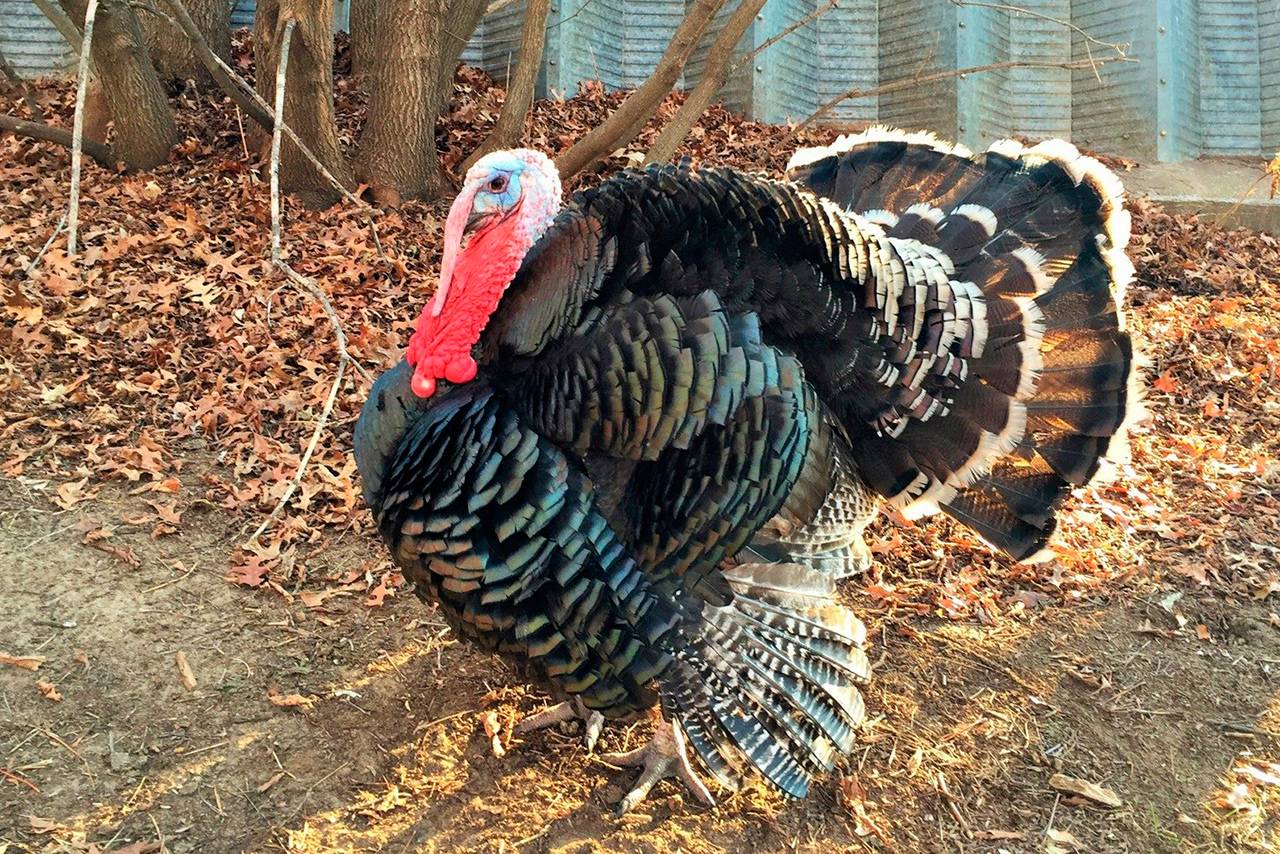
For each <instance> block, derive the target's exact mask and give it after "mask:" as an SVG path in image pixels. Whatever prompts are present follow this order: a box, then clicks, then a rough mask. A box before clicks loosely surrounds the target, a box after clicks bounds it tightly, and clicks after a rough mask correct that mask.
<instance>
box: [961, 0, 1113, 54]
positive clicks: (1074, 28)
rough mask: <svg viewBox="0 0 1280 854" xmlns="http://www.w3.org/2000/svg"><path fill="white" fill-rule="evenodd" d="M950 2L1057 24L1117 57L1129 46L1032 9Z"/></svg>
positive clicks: (1005, 5) (963, 0)
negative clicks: (1115, 54) (1106, 39)
mask: <svg viewBox="0 0 1280 854" xmlns="http://www.w3.org/2000/svg"><path fill="white" fill-rule="evenodd" d="M951 2H952V3H953V4H955V5H956V6H970V7H972V8H974V9H996V10H998V11H1001V12H1013V13H1015V14H1018V15H1026V16H1028V17H1031V18H1038V19H1040V20H1041V21H1048V22H1049V23H1051V24H1058V25H1060V26H1063V27H1066V28H1067V29H1068V30H1071V32H1073V33H1077V34H1078V35H1080V36H1083V37H1084V40H1085V41H1086V42H1091V43H1093V44H1096V45H1097V46H1098V47H1105V48H1109V49H1110V50H1113V51H1115V52H1116V53H1117V54H1118V55H1119V56H1126V55H1127V54H1128V51H1129V45H1128V43H1127V42H1108V41H1103V40H1102V39H1100V38H1098V37H1097V36H1095V35H1093V34H1092V33H1090V32H1089V31H1088V30H1085V29H1082V28H1081V27H1078V26H1076V25H1075V24H1073V23H1071V22H1070V21H1064V20H1063V19H1062V18H1055V17H1053V16H1052V15H1046V14H1045V13H1043V12H1037V11H1035V10H1034V9H1027V8H1025V7H1023V6H1014V5H1012V4H1010V3H977V2H974V0H951Z"/></svg>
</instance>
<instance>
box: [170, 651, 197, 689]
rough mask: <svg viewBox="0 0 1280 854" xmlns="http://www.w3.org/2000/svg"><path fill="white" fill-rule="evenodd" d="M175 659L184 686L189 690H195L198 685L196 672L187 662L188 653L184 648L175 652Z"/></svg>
mask: <svg viewBox="0 0 1280 854" xmlns="http://www.w3.org/2000/svg"><path fill="white" fill-rule="evenodd" d="M173 660H174V662H175V663H176V664H177V665H178V677H179V678H180V679H181V680H182V687H183V688H186V689H187V690H188V691H194V690H195V689H196V685H198V684H199V683H198V682H196V674H195V673H194V672H193V671H192V670H191V665H190V663H188V662H187V654H186V653H185V652H183V651H182V650H178V651H177V652H175V653H174V654H173Z"/></svg>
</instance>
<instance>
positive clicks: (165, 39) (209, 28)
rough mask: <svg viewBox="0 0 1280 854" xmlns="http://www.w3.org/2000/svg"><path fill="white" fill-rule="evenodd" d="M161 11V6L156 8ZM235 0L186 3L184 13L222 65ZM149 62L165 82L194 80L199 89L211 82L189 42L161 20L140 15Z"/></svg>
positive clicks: (228, 48) (228, 49) (227, 54)
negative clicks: (149, 56) (190, 19)
mask: <svg viewBox="0 0 1280 854" xmlns="http://www.w3.org/2000/svg"><path fill="white" fill-rule="evenodd" d="M158 5H159V8H161V9H164V4H163V3H160V4H158ZM234 5H235V0H188V2H187V3H186V7H187V10H188V11H189V12H190V13H191V18H192V20H194V21H195V22H196V26H197V27H198V28H199V30H200V33H201V35H203V36H204V40H205V41H206V42H208V44H209V48H210V49H211V50H212V51H213V52H214V53H215V54H217V55H218V58H219V59H221V60H223V61H224V62H230V61H231V7H232V6H234ZM141 20H142V21H143V30H144V31H145V33H146V36H147V49H148V50H149V51H150V52H151V62H152V63H153V64H154V65H155V67H156V70H157V71H159V72H160V76H161V77H162V78H164V79H166V80H188V79H190V80H195V81H196V83H198V84H200V85H201V86H205V85H208V84H211V83H212V82H213V78H212V77H210V76H209V71H208V69H206V68H205V67H204V64H203V63H202V62H200V59H199V58H198V57H197V56H196V53H195V50H194V49H193V48H192V46H191V40H190V39H188V38H187V36H186V34H185V33H183V32H182V30H181V29H180V28H178V27H175V26H174V25H173V24H171V23H169V21H168V20H166V19H165V18H163V17H160V16H158V15H152V14H151V13H149V12H145V11H144V12H142V13H141Z"/></svg>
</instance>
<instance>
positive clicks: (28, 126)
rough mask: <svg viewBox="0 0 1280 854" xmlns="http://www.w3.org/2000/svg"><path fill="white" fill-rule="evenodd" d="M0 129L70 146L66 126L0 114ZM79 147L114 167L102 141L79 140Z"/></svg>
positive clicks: (107, 148) (104, 164) (29, 137)
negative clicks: (61, 126) (56, 125)
mask: <svg viewBox="0 0 1280 854" xmlns="http://www.w3.org/2000/svg"><path fill="white" fill-rule="evenodd" d="M0 130H7V131H9V132H10V133H13V134H17V135H18V136H25V137H27V138H28V139H38V140H40V141H41V142H52V143H56V144H57V145H61V146H62V147H63V148H71V147H72V138H71V131H69V130H67V129H66V128H60V127H54V126H53V125H45V124H41V123H40V122H28V121H25V120H24V119H19V118H14V117H13V116H4V115H0ZM80 144H81V147H82V148H83V149H84V153H85V154H87V155H89V156H90V157H92V158H93V159H94V160H96V161H97V162H98V164H99V165H101V166H105V167H106V168H108V169H114V168H115V166H116V161H115V158H114V157H112V156H111V149H110V148H109V147H107V146H105V145H103V144H102V143H100V142H98V141H96V140H92V139H83V140H81V143H80Z"/></svg>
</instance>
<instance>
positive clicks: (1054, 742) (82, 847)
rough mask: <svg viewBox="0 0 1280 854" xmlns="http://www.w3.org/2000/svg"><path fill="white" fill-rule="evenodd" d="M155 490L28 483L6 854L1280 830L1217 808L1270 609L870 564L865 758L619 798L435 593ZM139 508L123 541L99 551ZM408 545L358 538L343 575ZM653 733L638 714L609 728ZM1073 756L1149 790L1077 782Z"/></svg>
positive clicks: (1197, 835) (11, 564)
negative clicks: (635, 801) (245, 583)
mask: <svg viewBox="0 0 1280 854" xmlns="http://www.w3.org/2000/svg"><path fill="white" fill-rule="evenodd" d="M140 501H141V499H139V498H136V497H134V496H130V495H129V494H127V493H125V492H123V491H120V490H114V491H112V490H104V492H103V493H102V494H101V495H99V497H98V499H97V500H96V501H92V502H86V503H84V504H81V505H78V506H77V507H76V508H75V509H74V510H72V511H62V512H58V511H53V510H46V509H43V508H44V507H45V506H46V505H45V503H44V502H42V501H39V500H36V499H35V496H32V495H31V494H28V493H26V492H25V491H24V489H23V487H21V486H20V485H18V484H16V483H14V482H10V483H7V484H3V485H0V520H2V521H0V566H2V567H3V572H2V574H0V602H3V603H4V605H3V610H4V619H3V623H2V624H0V651H3V652H7V653H10V654H13V655H24V656H39V657H43V658H44V659H45V660H44V662H43V663H42V664H41V665H40V666H39V668H38V670H36V671H34V672H30V671H27V670H25V669H21V668H18V667H14V666H0V708H2V709H3V722H2V723H0V769H3V777H4V779H3V780H0V852H8V851H10V850H12V851H14V852H18V851H50V852H52V851H68V852H90V851H120V850H127V851H130V852H147V851H160V850H167V851H172V852H174V854H191V852H223V851H225V852H239V851H252V852H259V851H264V852H265V851H279V850H284V851H305V852H322V851H324V852H328V851H388V852H404V851H423V852H436V851H440V852H445V851H512V852H514V851H521V852H543V851H547V852H551V851H555V852H561V851H564V852H595V851H756V850H759V851H774V850H796V851H800V850H803V851H811V850H820V849H822V850H832V849H837V848H838V849H840V850H860V849H863V848H865V849H868V850H898V851H929V852H932V851H1000V850H1003V851H1011V852H1012V851H1019V852H1020V851H1046V850H1049V851H1052V850H1055V849H1056V850H1060V851H1069V850H1087V851H1100V852H1101V851H1105V852H1112V851H1114V852H1126V851H1132V852H1180V851H1245V850H1260V851H1263V850H1276V849H1274V848H1269V847H1268V846H1270V845H1273V844H1274V843H1275V841H1276V838H1277V836H1276V833H1277V831H1276V827H1277V821H1276V819H1277V815H1276V810H1275V803H1274V802H1273V801H1267V800H1265V798H1264V796H1258V797H1257V798H1256V799H1255V801H1253V802H1251V803H1250V805H1249V806H1248V807H1246V808H1241V809H1224V808H1219V807H1215V806H1214V805H1215V803H1219V804H1221V801H1220V799H1222V798H1224V797H1225V796H1226V795H1228V794H1229V792H1230V789H1231V788H1232V787H1233V785H1234V784H1235V777H1234V776H1233V774H1234V772H1233V769H1234V768H1235V767H1236V766H1237V765H1241V764H1249V763H1252V764H1255V765H1257V764H1258V763H1263V764H1264V765H1265V762H1266V761H1275V760H1276V759H1277V758H1280V739H1278V738H1277V733H1280V675H1278V669H1280V630H1278V629H1277V628H1276V627H1275V626H1274V625H1272V623H1271V621H1272V619H1273V618H1272V617H1271V615H1270V611H1269V609H1268V608H1267V607H1266V606H1265V605H1264V604H1249V603H1248V602H1244V601H1232V602H1227V601H1225V600H1223V599H1221V598H1219V597H1215V596H1210V595H1202V596H1193V595H1191V594H1187V595H1183V596H1181V597H1179V596H1177V594H1174V596H1173V597H1172V598H1169V597H1166V598H1164V599H1163V600H1156V599H1151V600H1147V599H1145V598H1144V597H1143V594H1141V593H1135V594H1132V595H1127V596H1116V597H1114V598H1113V599H1112V600H1111V601H1106V602H1103V603H1102V604H1080V605H1075V606H1072V605H1069V604H1068V605H1053V606H1050V607H1049V608H1047V609H1046V610H1042V611H1039V612H1037V613H1034V614H1033V615H1031V616H1027V615H1024V616H1023V617H1022V618H1021V619H1005V620H1001V621H999V623H998V625H996V626H983V625H981V624H980V623H978V622H970V623H964V622H955V621H944V620H938V619H935V618H933V617H930V616H911V617H904V616H903V615H902V614H900V613H889V612H885V611H884V610H882V609H880V608H878V607H877V604H876V603H875V602H873V601H871V600H869V599H868V597H867V595H866V594H865V593H864V592H863V590H862V585H859V584H856V583H855V584H852V585H850V587H849V590H848V593H849V595H850V596H851V597H852V599H853V602H854V604H855V605H856V606H857V607H858V608H859V610H860V611H861V612H862V613H864V614H865V615H867V616H868V617H869V621H870V624H871V629H872V633H873V637H874V638H875V639H876V651H875V657H876V658H878V666H877V673H876V681H875V683H874V686H873V688H872V690H871V692H870V695H869V703H870V707H871V709H872V713H873V721H872V723H871V724H870V725H869V727H868V728H867V732H866V733H865V735H864V738H863V742H864V744H865V747H864V748H863V750H862V752H861V753H860V754H859V755H857V756H856V757H855V758H854V759H853V760H852V761H851V762H850V763H849V764H848V766H847V767H846V768H844V769H842V773H840V774H838V775H834V776H833V777H832V779H830V780H828V781H826V782H824V783H822V784H821V785H820V786H819V787H818V788H817V790H816V791H815V792H814V793H813V794H812V795H811V797H810V798H809V799H807V800H806V801H803V802H788V801H785V800H782V799H780V798H778V797H776V796H774V795H772V794H770V793H768V792H767V791H765V790H764V789H763V788H761V787H760V786H759V785H758V784H755V785H751V786H749V787H748V788H746V789H745V790H744V791H742V792H739V793H737V794H736V795H728V794H726V795H725V796H724V797H723V799H722V801H721V805H720V806H719V807H718V808H717V809H715V810H711V811H708V810H704V809H701V808H698V807H696V806H694V805H692V804H691V803H689V802H687V801H686V800H685V799H683V798H682V797H681V793H680V791H679V790H678V789H677V788H676V787H675V786H674V785H673V784H669V783H664V784H662V785H660V787H659V788H658V789H656V790H655V793H654V795H653V796H652V799H651V800H650V801H649V802H648V803H647V804H646V805H643V806H642V807H641V814H638V815H631V816H628V817H626V818H623V819H617V818H614V817H613V814H612V811H611V808H610V803H611V802H612V801H614V800H616V799H617V798H618V797H619V796H620V794H621V791H622V788H621V787H622V786H624V785H625V784H626V783H627V782H628V780H629V777H628V775H629V773H630V772H627V771H620V770H616V769H611V768H608V767H606V766H604V765H603V764H602V763H601V762H599V761H598V760H595V759H593V758H592V757H591V756H588V755H587V754H586V753H585V751H584V749H583V747H582V746H581V743H580V741H579V739H578V738H577V734H576V733H575V732H572V731H565V732H554V731H553V732H551V733H547V734H539V735H537V736H534V737H530V738H526V739H524V740H523V741H517V742H508V744H507V747H508V748H509V752H508V753H507V754H506V755H505V756H503V757H501V758H499V757H496V756H494V755H493V751H492V749H491V745H490V740H489V739H488V738H487V737H486V735H485V732H484V728H483V724H482V716H483V715H484V713H485V712H487V711H490V710H492V711H495V712H496V713H497V715H498V717H499V719H500V720H502V721H505V722H511V721H514V720H515V719H517V718H518V716H519V715H521V714H524V713H527V712H530V711H533V710H536V709H537V708H539V707H541V706H542V705H543V704H545V702H546V700H545V698H543V697H540V696H537V695H536V694H533V693H531V692H530V691H528V690H527V689H526V688H525V687H524V686H523V685H522V684H521V683H520V682H519V681H518V680H517V679H516V678H515V677H514V676H513V674H511V673H509V672H508V671H507V670H506V668H505V667H504V666H503V665H502V664H501V663H500V662H499V661H498V660H496V659H494V658H492V657H490V656H488V655H484V654H481V653H478V652H476V651H475V650H473V649H472V648H470V647H469V646H467V645H464V644H459V643H457V642H456V641H455V640H454V639H453V638H452V636H451V635H450V634H449V633H448V632H447V630H445V629H444V627H443V625H442V624H441V623H440V621H439V620H438V619H437V618H436V616H435V615H434V613H433V610H432V609H431V607H430V606H428V605H425V604H424V603H422V602H419V601H418V600H416V599H415V598H413V597H412V596H411V595H408V594H403V593H402V594H401V595H399V596H392V597H390V598H388V599H386V601H385V602H384V603H383V604H382V605H381V606H379V607H369V606H368V605H367V604H366V602H365V601H364V595H365V594H364V593H363V592H352V593H349V594H341V593H340V594H337V595H333V596H330V597H329V598H327V599H324V600H323V601H322V602H319V603H316V602H315V600H314V599H312V600H311V602H312V604H313V605H315V607H308V605H307V604H305V603H304V602H303V601H302V600H301V599H298V598H296V597H295V598H294V600H293V601H289V599H288V598H286V597H282V596H280V595H278V594H277V593H275V592H270V591H267V589H266V588H262V589H260V590H257V591H252V590H246V589H244V588H240V587H236V586H233V585H231V584H229V583H227V581H226V580H225V578H224V575H225V573H226V567H227V565H228V543H231V542H234V541H236V539H237V538H238V537H243V535H244V532H243V530H241V529H242V527H243V525H242V523H241V522H239V521H235V520H233V519H232V517H230V516H228V515H226V514H225V513H224V511H222V510H220V509H217V508H214V507H212V506H208V507H201V506H198V505H197V506H196V507H195V508H194V509H189V510H188V511H187V515H186V516H185V517H184V524H183V526H182V529H181V531H180V532H179V533H177V534H170V535H167V536H162V537H160V538H155V539H153V538H152V536H151V533H150V532H149V531H147V530H144V529H138V530H132V531H131V530H130V528H129V526H128V525H125V524H123V523H119V521H118V520H120V519H122V518H128V517H129V516H130V514H131V513H135V512H136V510H137V509H138V506H137V505H140ZM111 520H116V523H117V524H116V527H115V533H114V535H113V536H112V537H111V538H110V540H109V542H110V544H111V547H112V548H114V549H117V554H111V553H108V552H104V551H101V550H99V549H98V548H94V547H92V546H91V545H85V544H83V543H82V542H81V541H82V539H83V538H84V532H85V531H86V530H93V529H95V528H96V527H97V526H98V525H100V524H102V523H103V522H104V521H111ZM122 547H123V548H124V549H127V550H129V551H131V553H132V555H133V556H135V557H136V558H137V561H138V566H136V567H135V566H132V565H131V564H130V562H129V561H126V560H123V559H122V558H121V557H120V556H119V554H120V552H119V550H120V549H121V548H122ZM378 549H379V546H378V544H376V543H374V542H371V541H369V540H366V539H364V537H363V536H358V535H354V534H353V535H351V536H347V537H345V538H340V539H339V540H338V542H337V543H336V544H335V545H333V546H332V547H330V548H328V549H327V551H326V552H325V553H324V554H323V555H322V556H321V558H316V557H315V556H313V557H312V558H311V559H310V561H311V562H310V567H311V572H312V573H313V574H316V573H322V572H324V571H326V567H325V566H324V564H325V563H327V564H328V567H327V570H328V571H330V572H332V574H333V576H334V577H339V576H342V575H344V574H346V573H348V571H350V570H352V569H358V568H360V567H362V566H363V565H365V564H367V562H368V560H369V557H370V555H379V554H380V552H379V551H378ZM286 592H287V591H286ZM1153 595H1155V594H1153ZM1160 595H1163V594H1160ZM1180 623H1183V624H1184V625H1183V626H1182V627H1180ZM1204 636H1207V637H1208V640H1205V639H1202V638H1203V637H1204ZM179 652H182V653H183V655H184V656H185V658H186V660H187V662H188V663H189V667H190V669H191V673H192V675H193V676H194V677H195V680H196V683H197V684H196V685H195V686H194V687H193V688H192V689H191V690H187V688H185V687H184V685H183V681H182V676H181V673H180V669H179V666H178V664H177V663H176V656H177V654H178V653H179ZM42 680H43V681H44V682H47V683H49V684H51V685H52V686H54V690H55V691H56V692H57V694H58V695H60V697H61V699H60V700H58V701H54V700H51V699H49V698H48V697H46V696H45V695H44V694H43V693H42V692H41V690H40V689H39V687H38V685H37V683H38V682H40V681H42ZM272 697H274V698H275V699H274V701H273V699H272ZM277 703H285V704H289V703H292V704H294V705H277ZM648 726H649V724H648V723H647V722H638V723H636V724H633V725H630V726H621V725H614V726H610V727H608V728H607V729H606V733H605V736H604V738H603V741H602V748H603V749H609V750H612V749H620V748H623V747H629V746H633V745H636V744H638V743H640V741H641V740H642V739H643V738H644V737H645V735H646V734H647V730H648ZM1059 772H1061V773H1065V774H1068V775H1070V776H1072V777H1075V778H1078V779H1081V780H1085V781H1089V782H1093V783H1097V784H1100V785H1103V786H1106V787H1108V788H1110V789H1112V790H1114V792H1115V793H1116V794H1117V795H1118V796H1119V797H1120V798H1121V799H1122V801H1123V804H1122V806H1120V807H1119V808H1117V809H1106V808H1103V807H1101V806H1097V805H1094V804H1091V803H1089V802H1088V801H1085V800H1083V799H1080V798H1077V797H1073V796H1068V795H1064V794H1062V793H1060V792H1057V791H1055V790H1054V789H1053V788H1052V787H1051V786H1050V784H1049V780H1050V778H1051V777H1052V776H1053V775H1054V774H1055V773H1059ZM1258 791H1259V792H1265V789H1259V790H1258ZM1076 846H1078V848H1077V847H1076Z"/></svg>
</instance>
